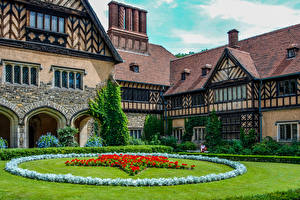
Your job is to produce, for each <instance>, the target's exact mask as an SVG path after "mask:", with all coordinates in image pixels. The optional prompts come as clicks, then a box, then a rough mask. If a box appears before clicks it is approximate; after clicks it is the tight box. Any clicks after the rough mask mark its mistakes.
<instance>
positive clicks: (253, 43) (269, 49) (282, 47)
mask: <svg viewBox="0 0 300 200" xmlns="http://www.w3.org/2000/svg"><path fill="white" fill-rule="evenodd" d="M295 45H298V46H299V45H300V24H297V25H294V26H290V27H287V28H283V29H279V30H276V31H273V32H269V33H265V34H262V35H258V36H255V37H251V38H248V39H245V40H241V41H239V42H238V46H239V47H240V48H239V49H232V48H228V47H227V45H225V46H221V47H218V48H214V49H211V50H207V51H204V52H201V53H198V54H194V55H190V56H186V57H183V58H179V59H176V60H173V61H172V62H171V75H170V82H171V85H173V87H171V88H170V89H169V90H168V91H167V93H166V95H172V94H176V93H184V92H188V91H193V90H199V89H202V88H203V85H204V83H205V82H206V80H207V78H208V77H209V76H210V74H208V75H207V76H205V77H203V76H201V70H202V69H201V68H202V67H204V66H205V65H206V64H211V65H212V70H211V71H213V69H214V68H215V65H216V63H217V62H218V60H219V59H220V56H221V55H222V53H223V52H224V49H225V48H228V50H229V51H230V53H231V54H232V55H233V56H235V58H236V59H237V60H238V61H239V62H240V63H241V64H242V65H243V66H244V67H245V69H246V70H247V71H248V72H249V73H250V74H251V75H252V76H254V77H256V78H267V77H274V76H279V75H287V74H292V73H296V72H300V55H297V56H296V57H295V58H292V59H288V58H287V49H288V48H289V47H291V46H295ZM186 68H189V69H190V70H191V74H190V75H189V76H187V78H186V80H185V81H181V80H180V79H181V73H182V72H183V70H184V69H186Z"/></svg>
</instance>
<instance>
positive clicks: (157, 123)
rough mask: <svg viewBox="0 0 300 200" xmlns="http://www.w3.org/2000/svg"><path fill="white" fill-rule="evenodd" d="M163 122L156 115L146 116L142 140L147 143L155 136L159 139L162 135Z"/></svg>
mask: <svg viewBox="0 0 300 200" xmlns="http://www.w3.org/2000/svg"><path fill="white" fill-rule="evenodd" d="M163 125H164V124H163V120H161V119H159V118H158V117H157V115H147V116H146V119H145V124H144V131H143V138H144V139H145V140H147V141H149V142H150V141H152V140H153V139H155V138H154V137H156V135H158V137H160V136H161V135H163V133H164V128H163Z"/></svg>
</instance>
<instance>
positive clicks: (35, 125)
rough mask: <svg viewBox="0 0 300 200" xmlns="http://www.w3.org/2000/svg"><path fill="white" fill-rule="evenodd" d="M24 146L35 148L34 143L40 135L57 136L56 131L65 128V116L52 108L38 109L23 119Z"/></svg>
mask: <svg viewBox="0 0 300 200" xmlns="http://www.w3.org/2000/svg"><path fill="white" fill-rule="evenodd" d="M24 121H25V127H26V133H27V134H26V145H27V147H29V148H34V147H36V146H37V144H36V142H37V141H38V139H39V138H40V136H42V135H46V134H47V133H51V134H52V135H55V136H57V130H58V129H60V128H64V127H65V126H66V118H65V116H64V115H63V114H62V113H60V112H59V111H57V110H54V109H52V108H38V109H36V110H34V111H32V112H30V113H29V114H27V116H26V117H25V120H24Z"/></svg>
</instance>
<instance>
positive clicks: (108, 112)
mask: <svg viewBox="0 0 300 200" xmlns="http://www.w3.org/2000/svg"><path fill="white" fill-rule="evenodd" d="M111 79H112V80H111ZM89 114H90V115H91V116H93V117H94V118H95V119H96V120H98V121H99V123H100V124H101V131H100V134H101V137H102V138H103V140H104V142H105V144H106V145H109V146H119V145H127V144H128V141H129V132H128V127H127V124H128V120H127V117H126V115H125V113H124V112H123V110H122V107H121V89H120V86H119V85H118V83H116V82H115V81H114V80H113V78H110V79H109V80H108V81H107V84H106V86H105V87H103V88H102V89H101V90H100V91H98V95H97V97H96V98H95V100H91V101H90V102H89Z"/></svg>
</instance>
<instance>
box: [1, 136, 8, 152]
mask: <svg viewBox="0 0 300 200" xmlns="http://www.w3.org/2000/svg"><path fill="white" fill-rule="evenodd" d="M7 147H8V145H7V141H6V140H5V139H3V138H2V137H0V149H6V148H7Z"/></svg>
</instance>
